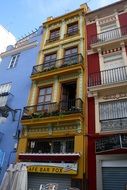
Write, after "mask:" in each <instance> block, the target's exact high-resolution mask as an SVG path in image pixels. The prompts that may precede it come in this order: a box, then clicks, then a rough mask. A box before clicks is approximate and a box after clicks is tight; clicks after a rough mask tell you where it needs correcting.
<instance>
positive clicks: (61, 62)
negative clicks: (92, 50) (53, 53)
mask: <svg viewBox="0 0 127 190" xmlns="http://www.w3.org/2000/svg"><path fill="white" fill-rule="evenodd" d="M80 63H83V56H82V55H81V54H74V55H71V56H67V57H64V58H62V59H57V60H51V61H47V62H44V63H43V64H40V65H35V66H34V67H33V70H32V75H34V74H37V73H41V72H46V71H51V70H54V69H58V68H62V67H68V66H71V65H74V64H80Z"/></svg>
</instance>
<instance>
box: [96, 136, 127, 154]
mask: <svg viewBox="0 0 127 190" xmlns="http://www.w3.org/2000/svg"><path fill="white" fill-rule="evenodd" d="M120 148H121V149H122V148H124V149H125V148H126V149H127V135H125V134H122V135H113V136H109V137H103V138H101V139H98V140H96V153H100V152H106V151H111V150H116V149H120Z"/></svg>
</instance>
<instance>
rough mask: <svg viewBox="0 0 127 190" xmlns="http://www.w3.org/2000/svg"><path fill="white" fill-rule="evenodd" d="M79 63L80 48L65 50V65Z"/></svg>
mask: <svg viewBox="0 0 127 190" xmlns="http://www.w3.org/2000/svg"><path fill="white" fill-rule="evenodd" d="M75 63H78V47H73V48H70V49H66V50H65V60H64V65H65V64H67V65H71V64H75Z"/></svg>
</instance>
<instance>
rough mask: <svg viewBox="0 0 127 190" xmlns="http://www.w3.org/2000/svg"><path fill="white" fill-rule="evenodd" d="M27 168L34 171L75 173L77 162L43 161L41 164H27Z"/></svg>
mask: <svg viewBox="0 0 127 190" xmlns="http://www.w3.org/2000/svg"><path fill="white" fill-rule="evenodd" d="M27 170H28V172H34V173H52V174H53V173H54V174H77V163H76V164H71V163H43V164H41V165H29V166H27Z"/></svg>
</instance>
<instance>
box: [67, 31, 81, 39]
mask: <svg viewBox="0 0 127 190" xmlns="http://www.w3.org/2000/svg"><path fill="white" fill-rule="evenodd" d="M77 34H79V30H78V29H75V30H72V31H69V32H67V33H66V34H65V35H64V37H65V38H67V37H70V36H75V35H77Z"/></svg>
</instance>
